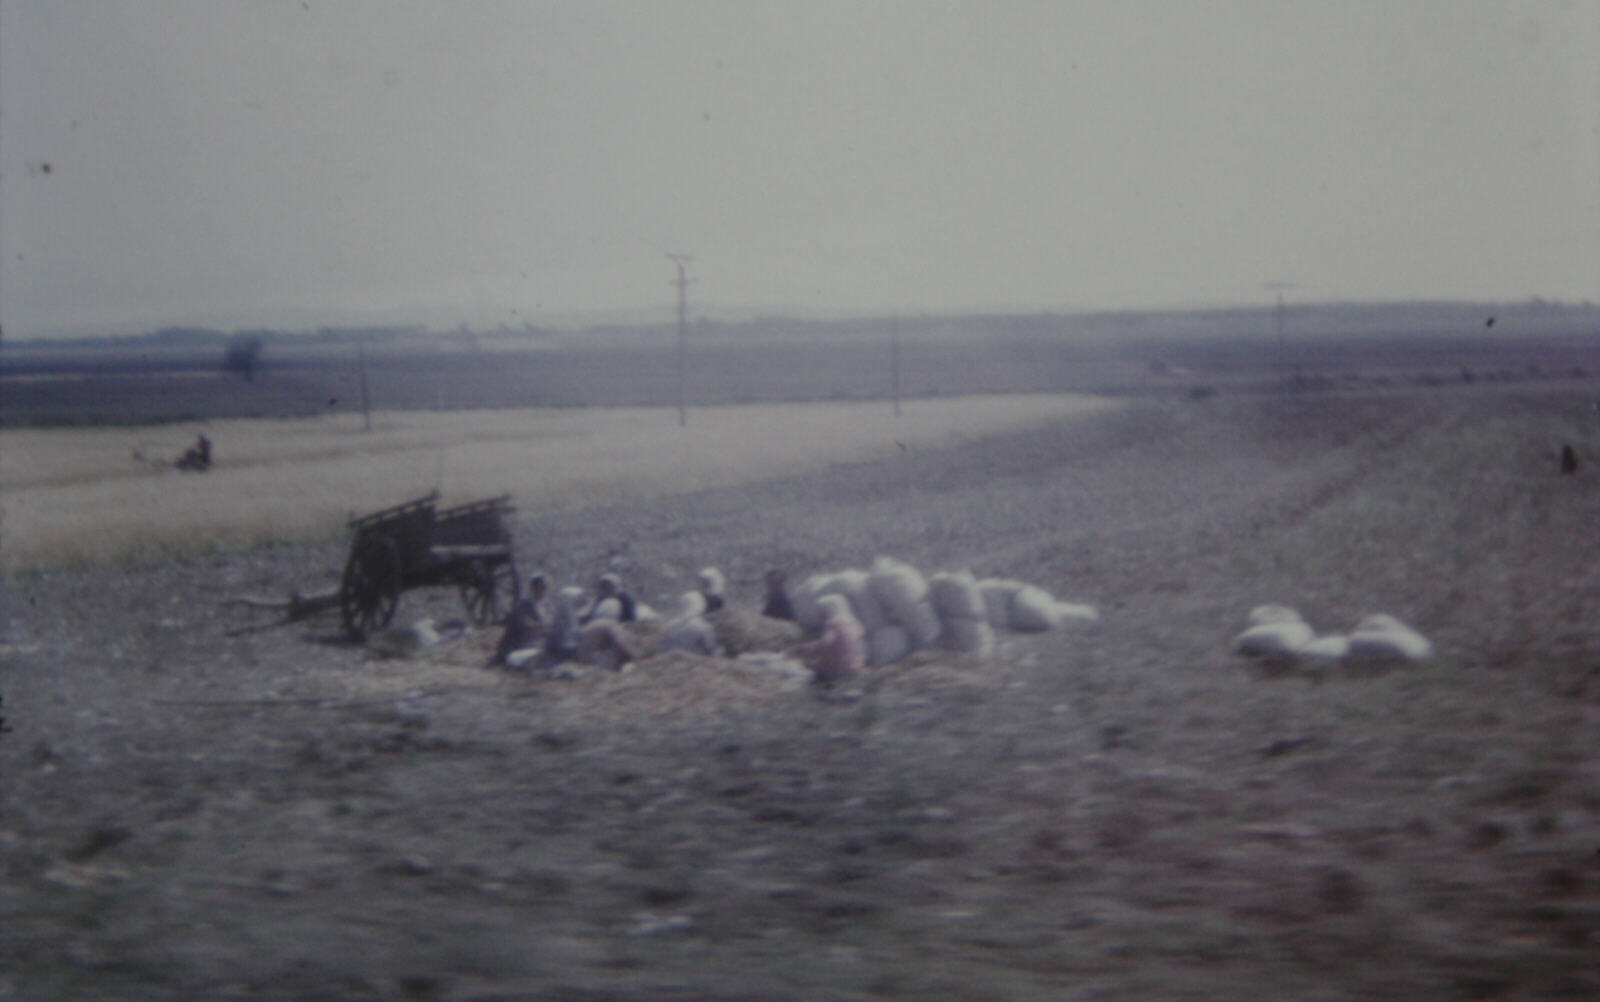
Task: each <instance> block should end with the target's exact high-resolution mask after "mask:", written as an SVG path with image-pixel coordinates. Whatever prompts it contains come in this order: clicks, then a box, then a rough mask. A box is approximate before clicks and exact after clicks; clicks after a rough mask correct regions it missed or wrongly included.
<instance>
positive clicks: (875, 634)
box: [790, 570, 912, 668]
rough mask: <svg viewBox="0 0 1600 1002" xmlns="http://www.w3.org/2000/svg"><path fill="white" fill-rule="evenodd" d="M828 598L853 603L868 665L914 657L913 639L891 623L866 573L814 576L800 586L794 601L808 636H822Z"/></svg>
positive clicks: (791, 596) (795, 609)
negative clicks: (841, 598) (826, 599)
mask: <svg viewBox="0 0 1600 1002" xmlns="http://www.w3.org/2000/svg"><path fill="white" fill-rule="evenodd" d="M828 595H839V596H842V597H843V598H844V599H845V600H846V601H848V602H849V603H850V611H851V612H852V613H854V614H855V617H856V619H858V620H859V621H860V622H861V630H862V632H863V633H864V634H865V635H866V641H867V663H868V664H870V665H872V666H873V667H875V668H876V667H881V666H883V665H887V664H893V663H894V662H896V661H899V660H900V659H901V658H903V657H905V656H906V655H907V654H909V653H911V649H912V643H911V637H910V635H909V634H908V633H907V631H906V630H905V629H904V628H902V627H900V626H897V625H895V623H893V622H891V621H890V618H889V616H888V614H887V612H886V610H885V609H884V607H883V605H882V603H880V602H879V601H878V600H877V598H875V597H874V595H873V592H872V588H871V575H869V574H868V573H867V572H866V571H863V570H845V571H839V572H837V573H833V574H813V575H812V576H811V577H809V578H806V579H805V580H804V581H803V582H801V583H800V587H798V588H796V589H795V590H794V592H793V593H792V594H791V595H790V601H792V602H793V603H794V616H795V622H797V623H798V624H799V625H800V628H801V629H802V630H804V631H805V632H806V633H808V634H813V635H814V634H817V633H819V632H821V630H822V625H823V621H824V620H825V619H826V618H827V616H826V609H825V608H824V606H823V603H822V599H823V598H825V597H827V596H828Z"/></svg>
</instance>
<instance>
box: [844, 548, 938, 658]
mask: <svg viewBox="0 0 1600 1002" xmlns="http://www.w3.org/2000/svg"><path fill="white" fill-rule="evenodd" d="M867 588H868V590H869V591H870V593H871V595H872V597H873V598H874V599H876V600H877V603H878V607H879V608H880V609H881V610H882V611H883V616H884V618H885V619H887V620H888V621H889V624H890V625H892V626H898V627H900V628H901V629H902V630H904V631H905V632H906V637H907V639H908V640H909V641H910V642H911V649H912V650H920V649H921V648H924V647H932V646H933V645H934V644H936V643H938V642H939V635H940V633H941V632H943V629H942V627H941V626H940V623H939V614H938V613H937V612H935V611H934V608H933V600H932V597H931V595H930V593H929V591H928V581H927V579H926V578H924V577H923V576H922V574H921V573H920V572H919V571H918V570H917V569H916V568H915V567H912V566H911V565H910V564H904V563H901V562H900V561H898V560H895V559H894V558H893V557H878V558H877V559H876V560H874V561H873V562H872V573H871V574H870V575H868V577H867ZM862 625H865V624H862Z"/></svg>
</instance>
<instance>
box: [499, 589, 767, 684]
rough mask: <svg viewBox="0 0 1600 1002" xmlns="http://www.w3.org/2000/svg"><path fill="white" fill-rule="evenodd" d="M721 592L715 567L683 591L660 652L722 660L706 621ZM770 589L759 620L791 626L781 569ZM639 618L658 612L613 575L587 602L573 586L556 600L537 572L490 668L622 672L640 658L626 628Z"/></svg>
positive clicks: (721, 603) (717, 606) (719, 602)
mask: <svg viewBox="0 0 1600 1002" xmlns="http://www.w3.org/2000/svg"><path fill="white" fill-rule="evenodd" d="M723 589H724V580H723V576H722V573H721V572H720V571H718V570H717V569H716V568H714V567H707V568H705V569H704V570H702V571H701V572H700V575H699V587H698V588H697V589H696V590H694V591H687V592H684V593H683V595H682V596H681V597H680V602H679V608H678V612H677V615H675V616H674V617H672V618H671V619H668V620H666V621H665V622H664V623H663V624H662V627H661V643H660V648H661V650H663V651H672V650H681V651H688V652H690V653H693V654H704V655H708V656H718V655H720V654H721V653H722V652H721V650H720V648H719V646H718V643H717V636H716V630H715V629H714V628H713V627H712V625H711V623H710V622H709V621H708V620H707V619H706V618H705V617H706V615H707V614H708V613H713V612H716V611H718V610H719V609H722V608H724V607H725V606H726V604H727V600H726V598H725V597H724V595H723ZM766 589H767V594H766V601H765V604H764V605H763V607H762V610H761V611H762V614H763V615H765V616H771V617H773V618H774V619H786V620H793V619H794V618H795V615H794V606H793V604H792V603H791V602H790V601H789V595H788V591H787V588H786V584H785V578H784V574H783V572H782V571H780V570H771V571H768V572H767V576H766ZM641 618H654V614H653V613H652V612H651V611H650V610H649V609H648V607H645V606H642V605H641V604H640V603H639V602H638V601H637V600H636V599H635V598H634V597H633V595H631V594H630V593H629V592H628V590H627V589H626V588H624V587H623V584H622V579H621V578H620V577H619V576H617V575H616V574H612V573H608V574H603V575H601V577H600V580H599V582H598V583H597V584H596V585H595V590H594V595H593V596H592V597H588V598H587V600H586V596H585V595H584V593H583V590H582V589H581V588H577V587H572V586H569V587H566V588H561V589H558V590H557V591H556V592H555V593H554V594H553V595H552V594H551V593H550V585H549V581H548V580H547V579H546V577H545V575H543V574H535V575H533V576H532V577H531V578H529V579H528V587H527V591H526V593H525V594H524V595H523V596H522V597H521V598H520V599H518V600H517V602H516V604H515V605H514V606H513V607H512V609H511V613H510V615H509V616H508V617H507V619H506V625H505V630H504V632H503V633H501V635H500V642H499V644H498V645H497V646H496V647H495V652H494V656H493V658H492V659H491V663H493V664H496V665H503V666H505V667H507V668H518V669H520V668H534V667H550V666H553V665H556V664H560V663H562V662H565V661H572V660H577V661H582V662H584V663H587V664H594V665H598V666H601V667H609V668H619V667H621V666H622V665H624V664H627V663H628V662H629V661H632V660H634V659H635V653H636V652H635V645H634V643H633V639H632V637H631V636H630V634H629V632H628V630H627V629H626V628H625V627H624V624H627V623H633V622H637V621H638V620H639V619H641Z"/></svg>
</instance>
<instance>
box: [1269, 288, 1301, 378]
mask: <svg viewBox="0 0 1600 1002" xmlns="http://www.w3.org/2000/svg"><path fill="white" fill-rule="evenodd" d="M1261 284H1262V287H1263V288H1265V289H1266V290H1267V291H1268V292H1275V293H1277V294H1278V311H1277V325H1278V370H1279V371H1280V372H1287V371H1288V369H1289V366H1288V356H1287V347H1286V345H1285V344H1284V340H1283V312H1284V310H1283V291H1284V290H1285V289H1292V288H1294V287H1295V283H1294V282H1263V283H1261Z"/></svg>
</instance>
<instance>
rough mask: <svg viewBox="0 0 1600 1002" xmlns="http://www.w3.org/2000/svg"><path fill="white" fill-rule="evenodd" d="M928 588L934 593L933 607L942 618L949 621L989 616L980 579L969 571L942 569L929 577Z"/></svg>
mask: <svg viewBox="0 0 1600 1002" xmlns="http://www.w3.org/2000/svg"><path fill="white" fill-rule="evenodd" d="M928 590H929V592H931V593H932V595H933V607H934V609H935V611H937V612H938V613H939V618H940V619H941V620H944V621H946V622H949V621H950V620H952V619H981V618H984V617H986V616H987V611H986V609H985V606H984V601H983V592H982V591H981V590H979V588H978V580H977V579H976V578H974V577H973V576H972V574H971V573H970V572H968V571H960V572H958V573H950V572H948V571H941V572H940V573H938V574H935V575H933V577H931V578H929V579H928Z"/></svg>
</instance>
